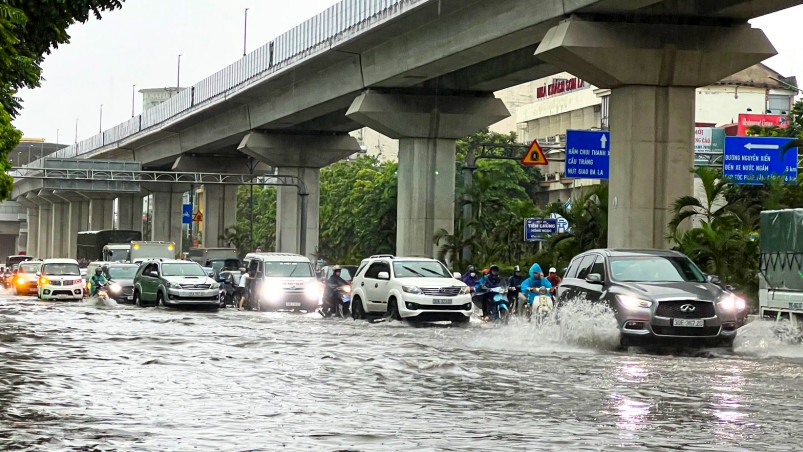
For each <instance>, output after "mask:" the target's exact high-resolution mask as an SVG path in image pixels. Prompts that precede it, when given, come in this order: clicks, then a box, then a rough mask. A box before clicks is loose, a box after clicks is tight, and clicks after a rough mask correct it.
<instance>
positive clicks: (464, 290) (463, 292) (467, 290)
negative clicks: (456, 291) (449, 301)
mask: <svg viewBox="0 0 803 452" xmlns="http://www.w3.org/2000/svg"><path fill="white" fill-rule="evenodd" d="M470 293H471V288H470V287H468V286H466V287H463V288H462V289H460V295H468V294H470Z"/></svg>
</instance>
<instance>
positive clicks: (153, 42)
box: [14, 0, 803, 144]
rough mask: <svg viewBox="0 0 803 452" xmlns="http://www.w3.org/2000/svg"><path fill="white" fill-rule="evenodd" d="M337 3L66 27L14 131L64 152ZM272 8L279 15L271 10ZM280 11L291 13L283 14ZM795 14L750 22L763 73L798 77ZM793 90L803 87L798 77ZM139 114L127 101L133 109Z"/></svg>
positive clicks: (187, 9) (163, 2)
mask: <svg viewBox="0 0 803 452" xmlns="http://www.w3.org/2000/svg"><path fill="white" fill-rule="evenodd" d="M336 2H337V0H296V1H292V2H286V3H285V2H280V1H278V0H271V1H268V0H128V1H126V2H125V3H124V5H123V9H122V10H117V11H114V12H111V13H107V14H106V15H105V16H104V18H103V19H102V20H100V21H97V20H94V19H93V20H90V21H89V22H88V23H86V24H76V25H74V26H73V27H71V28H70V30H69V33H70V34H71V35H72V40H71V42H70V44H67V45H65V46H63V47H61V48H59V49H58V50H56V51H55V52H53V54H51V55H50V56H48V57H47V59H46V60H45V63H44V77H45V81H44V82H43V83H42V87H41V88H38V89H36V90H32V91H24V92H22V93H20V96H21V97H22V98H23V100H24V103H23V112H22V114H21V115H20V116H19V117H18V118H17V119H16V121H15V122H14V124H15V125H16V127H17V128H19V129H21V130H22V131H23V133H24V136H25V137H29V138H45V139H47V141H48V142H55V141H56V131H57V130H59V142H61V143H68V144H71V143H73V141H74V139H75V121H76V118H78V140H79V141H80V140H82V139H85V138H88V137H90V136H92V135H94V134H96V133H98V131H99V127H100V109H101V108H100V105H101V104H103V123H102V126H103V129H104V130H105V129H109V128H111V127H113V126H115V125H117V124H119V123H120V122H123V121H125V120H126V119H128V118H130V117H131V104H132V103H131V91H132V85H134V84H136V85H137V90H139V89H142V88H161V87H165V86H175V85H176V78H177V77H176V76H177V59H178V58H177V57H178V55H179V54H181V55H182V56H181V84H182V85H183V86H189V85H192V84H194V83H195V82H197V81H199V80H201V79H203V78H205V77H207V76H209V75H211V74H213V73H214V72H216V71H218V70H220V69H222V68H223V67H225V66H227V65H228V64H231V63H232V62H234V61H235V60H237V59H239V58H240V57H242V49H243V12H244V10H245V8H249V11H248V51H249V52H250V51H252V50H254V49H255V48H257V47H259V46H261V45H262V44H264V43H266V42H268V41H270V40H271V39H272V38H274V37H276V36H277V35H279V34H281V33H283V32H284V31H286V30H288V29H289V28H292V27H293V26H295V25H297V24H299V23H301V22H302V21H304V20H305V19H307V18H309V17H312V16H313V15H315V14H317V13H319V12H321V11H323V10H324V9H325V8H327V7H328V6H330V5H333V4H335V3H336ZM280 5H281V6H280ZM286 5H292V8H289V7H287V6H286ZM801 18H803V6H798V7H795V8H792V9H788V10H785V11H782V12H779V13H776V14H773V15H770V16H765V17H762V18H759V19H756V20H754V21H753V24H754V25H755V26H757V27H759V28H762V29H763V30H764V31H765V33H766V34H767V35H768V36H769V38H770V40H771V41H772V42H773V44H774V45H775V47H776V49H777V50H778V52H779V55H778V56H777V57H774V58H772V59H770V60H768V61H767V64H768V65H769V66H770V67H772V68H773V69H775V70H776V71H778V72H780V73H781V74H783V75H787V76H788V75H797V76H801V75H803V40H801V39H800V38H799V36H798V35H797V34H796V31H797V27H799V26H800V19H801ZM801 83H803V78H801ZM141 108H142V100H141V95H140V94H139V93H137V94H136V102H135V109H136V114H139V113H140V111H141Z"/></svg>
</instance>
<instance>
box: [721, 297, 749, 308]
mask: <svg viewBox="0 0 803 452" xmlns="http://www.w3.org/2000/svg"><path fill="white" fill-rule="evenodd" d="M719 305H720V306H721V307H722V308H724V309H725V310H727V311H742V310H744V308H746V307H747V302H746V301H744V299H743V298H740V297H737V296H736V295H734V294H732V293H729V294H726V295H725V296H723V297H722V299H720V300H719Z"/></svg>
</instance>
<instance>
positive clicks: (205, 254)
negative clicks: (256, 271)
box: [189, 248, 242, 277]
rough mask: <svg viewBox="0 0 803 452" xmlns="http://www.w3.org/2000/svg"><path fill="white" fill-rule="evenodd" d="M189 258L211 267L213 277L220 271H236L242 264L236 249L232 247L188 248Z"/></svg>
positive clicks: (203, 265) (202, 265)
mask: <svg viewBox="0 0 803 452" xmlns="http://www.w3.org/2000/svg"><path fill="white" fill-rule="evenodd" d="M189 258H190V260H192V261H195V262H197V263H199V264H200V265H201V267H211V268H212V269H213V270H214V272H215V277H217V275H219V274H220V272H221V271H224V270H234V271H237V270H239V269H240V267H241V266H242V262H241V261H240V259H239V258H238V257H237V250H236V249H234V248H190V252H189Z"/></svg>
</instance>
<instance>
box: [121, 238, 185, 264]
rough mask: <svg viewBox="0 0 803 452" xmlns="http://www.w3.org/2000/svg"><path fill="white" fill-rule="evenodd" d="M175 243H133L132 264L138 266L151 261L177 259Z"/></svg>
mask: <svg viewBox="0 0 803 452" xmlns="http://www.w3.org/2000/svg"><path fill="white" fill-rule="evenodd" d="M175 258H176V244H175V243H173V242H131V262H132V263H134V264H138V263H140V262H144V261H147V260H150V259H175Z"/></svg>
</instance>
